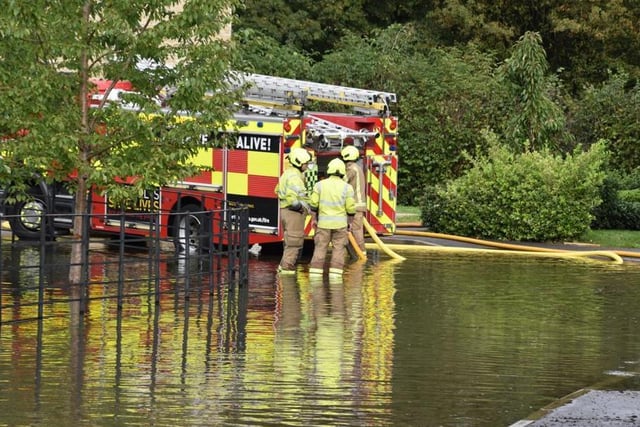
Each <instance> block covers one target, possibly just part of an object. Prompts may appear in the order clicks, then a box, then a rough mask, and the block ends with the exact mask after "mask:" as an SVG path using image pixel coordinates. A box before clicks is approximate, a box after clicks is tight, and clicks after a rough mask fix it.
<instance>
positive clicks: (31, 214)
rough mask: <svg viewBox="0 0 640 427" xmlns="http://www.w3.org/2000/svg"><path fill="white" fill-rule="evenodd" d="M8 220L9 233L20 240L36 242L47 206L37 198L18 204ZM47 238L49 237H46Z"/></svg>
mask: <svg viewBox="0 0 640 427" xmlns="http://www.w3.org/2000/svg"><path fill="white" fill-rule="evenodd" d="M13 213H14V215H12V216H11V217H10V218H9V225H10V226H11V231H13V233H14V234H15V235H16V236H17V237H18V238H19V239H22V240H37V239H39V238H40V234H41V233H42V231H41V230H42V220H43V218H44V215H45V214H46V213H47V205H46V204H45V202H44V201H42V200H41V199H39V198H37V197H36V198H34V199H32V200H28V201H26V202H18V203H16V204H15V206H14V207H13ZM47 237H49V236H47Z"/></svg>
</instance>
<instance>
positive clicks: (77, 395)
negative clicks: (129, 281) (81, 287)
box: [0, 251, 640, 427]
mask: <svg viewBox="0 0 640 427" xmlns="http://www.w3.org/2000/svg"><path fill="white" fill-rule="evenodd" d="M398 252H399V253H400V254H402V255H404V256H406V258H407V259H406V260H405V261H397V260H391V259H388V258H387V257H386V256H385V255H384V254H378V256H373V257H371V258H372V259H370V260H369V261H368V262H367V263H365V264H363V263H354V264H351V265H349V266H348V267H347V271H346V273H345V275H344V278H343V280H342V281H335V280H330V279H329V278H327V277H324V278H322V279H320V280H317V279H312V278H310V277H309V275H308V274H307V273H306V272H305V269H306V265H304V264H303V265H302V267H301V269H300V272H299V273H298V275H297V277H296V278H285V279H283V280H279V279H278V278H277V277H276V276H275V274H274V272H275V269H276V266H277V263H278V257H277V256H271V257H268V256H262V257H260V258H257V259H256V258H252V259H251V260H250V273H249V277H250V279H249V285H248V287H244V288H237V287H235V288H231V289H229V288H227V287H226V286H223V287H220V288H218V289H216V290H215V291H214V292H210V291H209V290H208V289H206V288H203V289H202V290H200V291H198V292H195V291H192V292H190V293H189V294H186V293H179V292H178V293H175V294H172V293H166V294H163V296H162V298H161V299H160V301H159V303H158V305H156V304H155V303H154V300H153V298H152V297H148V296H146V295H145V294H144V292H140V294H139V295H137V296H135V297H130V298H127V299H125V301H124V302H123V307H122V311H118V309H117V304H116V301H115V300H114V299H113V298H107V299H101V298H94V299H91V301H90V303H89V308H88V312H87V313H86V314H85V315H84V317H80V318H78V316H77V315H70V313H69V310H70V307H69V303H56V302H55V301H56V298H53V297H55V296H56V295H58V294H62V293H64V290H63V289H55V288H50V289H47V291H46V292H48V293H49V296H53V297H52V298H50V299H49V300H50V301H52V302H51V303H50V304H48V305H47V306H46V307H44V316H45V318H44V319H43V320H42V321H37V320H24V321H20V322H10V323H5V324H3V325H2V326H0V425H2V426H26V425H29V426H58V425H60V426H63V425H64V426H67V425H74V426H125V425H126V426H136V425H139V426H148V425H154V426H280V425H288V426H400V425H403V426H404V425H406V426H491V427H494V426H508V425H510V424H512V423H515V422H517V421H518V420H520V419H523V418H525V417H526V416H527V415H529V414H530V413H532V412H534V411H536V410H537V409H539V408H541V407H543V406H545V405H548V404H549V403H551V402H553V401H554V400H556V399H558V398H560V397H562V396H565V395H567V394H569V393H571V392H574V391H576V390H578V389H581V388H584V387H591V386H594V385H599V386H602V387H605V388H611V387H613V388H620V389H636V390H638V389H640V380H639V379H638V376H639V375H640V333H639V329H640V263H633V262H627V263H625V264H623V265H615V264H613V263H610V262H605V261H601V260H597V261H596V260H594V261H586V260H584V261H579V260H567V259H550V258H529V257H511V256H506V255H499V256H497V255H460V254H454V253H448V252H443V253H434V252H432V251H429V252H422V251H407V252H402V251H398ZM374 255H375V254H374ZM101 274H105V273H104V272H102V273H101ZM127 274H135V272H134V271H132V272H128V273H127ZM98 279H99V277H98V276H96V277H95V278H94V280H93V281H92V283H93V285H92V286H93V287H92V291H91V292H92V296H96V295H99V294H100V292H101V291H100V283H99V280H98ZM20 280H29V278H28V277H27V278H25V277H23V278H21V279H20ZM164 286H165V287H170V283H169V284H165V285H164ZM2 287H3V288H2V291H3V299H2V304H3V310H4V313H3V317H2V319H4V320H7V319H9V318H12V319H28V318H32V317H33V311H34V310H35V308H34V307H33V306H29V305H26V306H24V307H22V306H18V305H17V304H14V305H11V302H12V301H13V302H14V303H15V302H16V301H17V300H18V299H19V300H21V301H22V302H25V301H28V300H30V298H31V299H32V298H33V297H32V296H31V295H29V294H28V293H25V292H22V293H21V292H20V289H19V287H20V284H19V283H18V284H16V283H13V284H12V283H7V281H6V278H5V281H4V282H3V283H2ZM60 300H63V299H62V298H60ZM7 305H10V306H11V307H10V308H6V306H7Z"/></svg>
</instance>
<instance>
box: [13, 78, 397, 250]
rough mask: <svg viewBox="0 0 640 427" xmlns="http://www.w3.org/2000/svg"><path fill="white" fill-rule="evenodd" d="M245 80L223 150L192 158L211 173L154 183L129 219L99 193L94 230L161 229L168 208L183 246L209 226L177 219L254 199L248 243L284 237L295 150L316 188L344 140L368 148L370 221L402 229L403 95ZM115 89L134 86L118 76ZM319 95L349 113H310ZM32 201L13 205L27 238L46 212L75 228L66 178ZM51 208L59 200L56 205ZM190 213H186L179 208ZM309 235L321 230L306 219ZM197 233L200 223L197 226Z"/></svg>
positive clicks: (364, 155)
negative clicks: (304, 155) (303, 153)
mask: <svg viewBox="0 0 640 427" xmlns="http://www.w3.org/2000/svg"><path fill="white" fill-rule="evenodd" d="M234 81H235V82H236V84H237V85H238V86H237V87H238V88H240V87H242V88H246V87H248V89H245V91H244V97H243V105H242V106H241V108H240V109H239V110H238V112H236V113H235V114H234V115H233V118H232V120H231V121H230V122H229V123H228V126H227V128H226V129H222V130H221V131H222V132H225V133H227V134H230V135H229V136H230V138H226V139H225V140H226V141H232V142H226V143H224V144H223V145H222V146H220V147H217V148H203V149H202V150H201V152H200V153H199V154H198V155H197V156H195V157H194V158H193V162H194V163H195V164H197V165H200V166H205V167H207V169H208V171H206V172H202V173H201V174H199V175H198V176H193V177H190V178H188V179H185V180H183V181H181V182H176V183H173V184H172V185H170V186H165V187H161V188H155V189H150V190H149V191H148V192H145V193H144V194H143V195H142V196H141V197H140V199H139V200H136V201H133V202H131V203H130V204H128V206H127V207H126V210H127V212H130V213H132V214H134V215H133V216H131V217H127V219H126V220H125V221H124V222H125V223H124V224H123V223H122V222H123V221H122V219H121V218H122V216H118V214H120V213H121V212H122V207H117V206H112V205H111V204H110V203H109V198H108V194H106V195H104V194H100V193H98V192H92V194H91V199H90V205H91V214H92V215H91V224H90V228H91V230H92V231H97V232H104V233H122V230H124V232H125V234H127V235H144V234H145V233H147V234H148V233H150V232H151V230H154V229H155V228H154V225H153V224H151V220H150V218H152V215H149V214H150V213H152V212H156V213H157V212H160V215H159V221H160V224H159V225H160V227H159V230H160V233H161V237H162V238H173V239H174V241H175V242H176V245H177V246H179V242H180V241H181V239H184V238H185V231H186V230H185V229H186V228H188V227H191V228H193V227H194V225H196V226H197V225H201V224H200V220H201V218H197V217H195V216H192V218H191V220H189V221H190V222H185V223H182V224H173V223H172V221H175V220H174V219H173V218H184V217H185V216H187V217H188V215H189V213H191V212H199V211H205V210H211V209H219V208H220V207H221V206H229V205H231V206H233V205H238V204H242V205H246V206H248V210H249V243H250V244H253V243H273V242H281V241H282V238H283V235H282V230H281V228H280V221H279V208H278V199H277V196H276V194H275V192H274V188H275V186H276V184H277V182H278V178H279V176H280V175H281V174H282V172H283V171H284V168H286V167H287V166H288V161H287V154H288V153H289V152H290V150H291V149H293V148H295V147H303V148H305V149H307V150H308V151H309V152H310V153H311V154H312V158H313V159H314V162H313V164H312V167H310V168H309V170H308V171H307V172H306V176H305V178H306V180H307V186H308V189H309V190H311V188H312V187H313V185H314V184H315V182H316V181H317V180H318V179H321V178H322V177H323V176H324V174H325V171H326V166H327V164H328V163H329V161H330V160H332V159H333V158H335V157H338V156H339V155H340V150H341V149H342V148H343V147H344V146H345V145H353V146H355V147H356V148H358V150H359V151H360V154H361V161H362V167H363V169H364V171H365V177H366V194H367V207H368V211H367V212H366V214H365V218H366V220H367V221H368V222H369V224H370V225H371V226H372V227H373V229H375V231H376V233H377V234H381V235H384V234H392V233H393V232H394V231H395V212H396V191H397V170H398V156H397V144H398V120H397V118H396V117H394V116H393V115H392V114H391V111H390V104H392V103H395V102H396V96H395V94H394V93H389V92H380V91H375V90H365V89H357V88H349V87H344V86H337V85H330V84H323V83H315V82H308V81H302V80H295V79H287V78H281V77H274V76H267V75H260V74H237V75H236V76H235V79H234ZM107 86H109V85H108V82H104V81H103V82H102V83H101V84H98V85H97V89H98V92H97V93H96V94H95V95H94V97H96V99H99V98H100V97H101V96H104V94H105V92H104V89H105V88H106V87H107ZM115 89H116V91H115V92H112V93H111V94H110V95H109V96H110V97H114V98H117V95H118V93H119V92H122V91H125V92H126V91H128V90H133V88H132V87H131V86H130V85H128V84H127V83H126V82H118V85H117V86H115ZM310 101H317V102H322V103H331V104H340V105H343V106H348V108H349V110H350V111H349V112H348V113H335V112H319V111H307V110H306V107H307V105H308V104H309V102H310ZM29 193H30V195H31V196H32V198H31V199H30V200H29V201H26V202H20V203H16V204H15V205H12V206H6V207H5V212H6V213H7V214H13V215H15V216H14V217H12V219H11V220H10V225H11V228H12V231H13V232H14V234H15V235H17V236H18V237H19V238H22V239H34V238H39V236H40V228H41V225H42V224H41V220H40V218H41V216H39V214H42V213H56V214H59V215H56V216H55V220H54V227H53V228H54V229H55V230H58V231H61V230H62V231H63V230H65V229H66V230H69V229H70V228H71V226H72V220H71V215H72V211H73V205H74V204H73V196H72V195H70V194H68V193H66V192H65V191H64V188H63V186H62V185H59V184H55V183H54V184H52V185H46V184H45V183H43V182H41V183H37V184H36V185H34V187H33V188H32V189H30V191H29ZM50 207H51V208H50ZM175 213H184V214H185V215H173V214H175ZM306 231H307V234H308V236H311V235H312V234H313V230H312V227H311V223H310V221H309V218H308V221H307V229H306ZM189 232H190V233H192V235H197V230H189Z"/></svg>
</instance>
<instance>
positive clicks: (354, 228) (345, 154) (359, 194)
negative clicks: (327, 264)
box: [340, 145, 367, 256]
mask: <svg viewBox="0 0 640 427" xmlns="http://www.w3.org/2000/svg"><path fill="white" fill-rule="evenodd" d="M340 156H341V157H342V161H343V162H344V163H345V165H346V169H347V182H348V183H349V184H351V186H352V187H353V191H354V192H355V199H356V214H355V215H354V216H353V221H352V223H351V228H350V231H351V234H353V237H354V239H355V241H356V243H357V244H358V247H359V248H360V251H361V252H362V253H363V254H364V255H365V256H366V254H367V249H366V247H365V245H364V230H363V226H364V213H365V212H366V211H367V195H366V192H365V191H366V188H365V186H366V185H365V184H366V183H365V180H364V171H363V170H362V167H360V165H359V164H358V159H359V158H360V152H359V151H358V149H357V148H356V147H354V146H353V145H347V146H346V147H344V148H343V149H342V151H341V152H340Z"/></svg>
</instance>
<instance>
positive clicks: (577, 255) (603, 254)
mask: <svg viewBox="0 0 640 427" xmlns="http://www.w3.org/2000/svg"><path fill="white" fill-rule="evenodd" d="M387 246H391V247H393V248H394V249H401V250H413V251H432V252H438V253H458V254H460V253H475V254H493V255H512V256H518V255H520V256H527V257H540V258H556V259H571V260H581V261H602V260H601V259H599V258H605V259H608V260H610V261H612V262H613V263H614V264H623V263H624V261H623V260H622V258H621V257H620V256H619V255H618V254H616V253H615V252H613V251H565V252H555V253H553V252H535V251H515V250H494V249H480V248H454V247H443V246H428V245H410V244H391V245H387Z"/></svg>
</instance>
